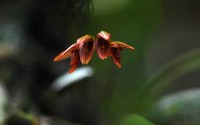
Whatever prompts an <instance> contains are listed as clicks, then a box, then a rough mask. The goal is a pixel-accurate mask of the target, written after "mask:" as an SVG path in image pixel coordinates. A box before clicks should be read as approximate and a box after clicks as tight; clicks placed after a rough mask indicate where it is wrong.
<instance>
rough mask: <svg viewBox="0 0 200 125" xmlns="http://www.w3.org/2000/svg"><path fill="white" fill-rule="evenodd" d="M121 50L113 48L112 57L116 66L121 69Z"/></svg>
mask: <svg viewBox="0 0 200 125" xmlns="http://www.w3.org/2000/svg"><path fill="white" fill-rule="evenodd" d="M120 51H121V49H120V48H115V47H111V56H112V58H113V60H114V62H115V64H116V65H117V66H118V67H119V68H121V55H120Z"/></svg>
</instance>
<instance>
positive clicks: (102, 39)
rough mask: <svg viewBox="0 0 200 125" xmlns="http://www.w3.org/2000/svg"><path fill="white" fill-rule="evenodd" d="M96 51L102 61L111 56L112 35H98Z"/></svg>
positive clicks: (103, 33) (104, 33) (101, 33)
mask: <svg viewBox="0 0 200 125" xmlns="http://www.w3.org/2000/svg"><path fill="white" fill-rule="evenodd" d="M96 50H97V54H98V55H99V57H100V58H101V59H103V60H104V59H106V58H107V57H108V56H109V55H110V34H109V33H107V32H105V31H101V32H100V33H98V34H97V38H96Z"/></svg>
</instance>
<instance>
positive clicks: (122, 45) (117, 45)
mask: <svg viewBox="0 0 200 125" xmlns="http://www.w3.org/2000/svg"><path fill="white" fill-rule="evenodd" d="M110 46H111V47H115V48H127V49H131V50H134V48H133V47H132V46H130V45H128V44H126V43H123V42H120V41H114V42H111V45H110Z"/></svg>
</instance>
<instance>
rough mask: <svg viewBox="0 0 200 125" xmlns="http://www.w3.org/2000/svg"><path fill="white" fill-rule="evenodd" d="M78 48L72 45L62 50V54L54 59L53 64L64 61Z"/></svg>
mask: <svg viewBox="0 0 200 125" xmlns="http://www.w3.org/2000/svg"><path fill="white" fill-rule="evenodd" d="M78 47H79V44H76V43H75V44H72V45H71V46H70V47H69V48H68V49H66V50H64V51H63V52H61V53H59V54H58V55H57V56H56V57H55V58H54V60H53V61H54V62H57V61H61V60H64V59H67V58H69V57H71V56H72V55H73V53H74V51H75V50H77V49H78Z"/></svg>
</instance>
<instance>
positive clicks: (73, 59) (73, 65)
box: [68, 50, 80, 73]
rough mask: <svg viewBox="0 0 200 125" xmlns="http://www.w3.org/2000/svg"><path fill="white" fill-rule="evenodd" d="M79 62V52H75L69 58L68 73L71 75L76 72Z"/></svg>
mask: <svg viewBox="0 0 200 125" xmlns="http://www.w3.org/2000/svg"><path fill="white" fill-rule="evenodd" d="M79 62H80V57H79V50H76V51H75V52H74V53H73V55H72V57H71V62H70V63H69V65H70V66H71V67H70V69H69V71H68V72H69V73H72V72H74V71H75V70H76V68H77V66H78V63H79Z"/></svg>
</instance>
